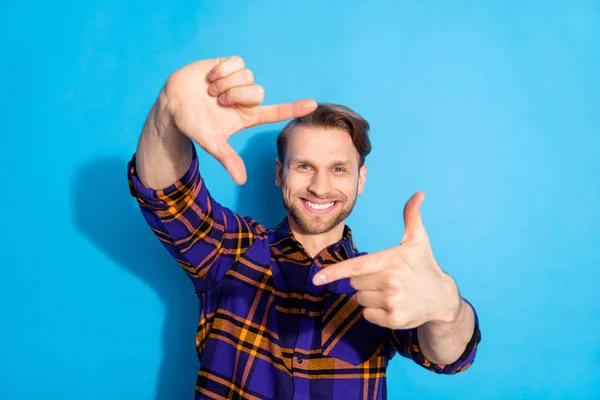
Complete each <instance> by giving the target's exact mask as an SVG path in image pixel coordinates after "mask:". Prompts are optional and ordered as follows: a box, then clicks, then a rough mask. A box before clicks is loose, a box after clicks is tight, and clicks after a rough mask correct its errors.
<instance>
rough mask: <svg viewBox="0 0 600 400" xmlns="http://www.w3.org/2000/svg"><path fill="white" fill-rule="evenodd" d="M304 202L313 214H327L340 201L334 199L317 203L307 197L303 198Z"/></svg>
mask: <svg viewBox="0 0 600 400" xmlns="http://www.w3.org/2000/svg"><path fill="white" fill-rule="evenodd" d="M302 203H304V206H305V207H306V209H307V210H308V211H310V212H312V213H313V214H325V213H328V212H329V211H331V210H333V209H334V208H335V206H336V205H337V204H338V203H339V201H335V200H334V201H329V202H319V203H316V202H312V201H310V200H307V199H302Z"/></svg>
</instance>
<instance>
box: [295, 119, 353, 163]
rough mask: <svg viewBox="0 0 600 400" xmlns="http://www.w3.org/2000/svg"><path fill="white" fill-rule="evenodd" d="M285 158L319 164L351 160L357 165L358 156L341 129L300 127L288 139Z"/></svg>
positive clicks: (349, 139) (348, 135) (347, 136)
mask: <svg viewBox="0 0 600 400" xmlns="http://www.w3.org/2000/svg"><path fill="white" fill-rule="evenodd" d="M286 156H287V158H288V159H289V160H293V159H298V158H301V159H303V160H310V161H312V162H315V163H319V164H327V163H328V162H329V161H332V160H344V159H346V160H351V161H353V162H355V163H358V158H359V154H358V151H356V148H355V147H354V144H353V143H352V138H351V137H350V134H349V133H348V132H346V131H345V130H342V129H336V128H322V127H313V126H306V125H300V126H297V127H295V128H294V129H293V130H292V131H291V132H290V135H289V137H288V143H287V149H286Z"/></svg>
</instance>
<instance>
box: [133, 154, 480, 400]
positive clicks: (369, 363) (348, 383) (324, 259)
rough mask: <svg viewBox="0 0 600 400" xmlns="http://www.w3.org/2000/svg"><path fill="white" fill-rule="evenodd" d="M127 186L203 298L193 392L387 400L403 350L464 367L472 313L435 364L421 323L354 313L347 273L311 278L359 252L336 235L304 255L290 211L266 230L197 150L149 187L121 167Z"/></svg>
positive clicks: (471, 352)
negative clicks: (220, 186)
mask: <svg viewBox="0 0 600 400" xmlns="http://www.w3.org/2000/svg"><path fill="white" fill-rule="evenodd" d="M128 178H129V187H130V191H131V194H132V195H133V196H134V197H135V198H136V199H137V201H138V204H139V206H140V209H141V211H142V214H143V216H144V218H145V219H146V221H147V222H148V225H150V228H151V229H152V231H153V232H154V233H155V235H156V236H157V237H158V239H159V240H160V241H161V242H162V244H163V245H164V246H165V247H166V249H167V250H168V251H169V253H170V254H171V255H172V256H173V257H174V258H175V260H177V262H178V263H179V265H181V267H182V268H183V269H184V270H185V272H186V273H187V274H188V275H189V277H190V278H191V280H192V282H193V284H194V287H195V290H196V294H197V295H198V297H199V300H200V306H201V308H200V310H201V312H200V321H199V323H198V331H197V334H196V348H197V351H198V356H199V360H200V370H199V371H198V378H197V382H196V399H274V400H283V399H292V398H293V399H295V400H300V399H307V400H308V399H333V400H335V399H340V400H342V399H343V400H352V399H357V400H358V399H385V398H386V367H387V365H388V363H389V361H390V360H391V359H392V357H393V356H394V355H395V354H396V353H399V354H401V355H402V356H404V357H406V358H409V359H412V360H413V361H414V362H415V363H417V364H419V365H421V366H423V367H425V368H427V369H429V370H431V371H433V372H436V373H439V374H454V373H457V372H461V371H464V370H465V369H466V368H468V367H469V366H470V365H471V363H472V362H473V360H474V358H475V353H476V348H477V345H478V343H479V341H480V339H481V335H480V331H479V324H478V322H477V317H476V324H475V330H474V332H473V336H472V338H471V341H470V342H469V344H468V346H467V348H466V349H465V351H464V353H463V354H462V356H461V357H460V359H459V360H458V361H456V362H455V363H454V364H452V365H436V364H433V363H431V362H429V361H428V360H427V359H425V357H423V355H422V353H421V352H420V351H419V342H418V337H417V334H416V333H417V331H416V328H415V329H410V330H396V331H392V330H390V329H385V328H382V327H379V326H377V325H374V324H371V323H369V322H368V321H366V320H365V319H364V318H363V317H362V312H361V306H360V305H358V303H357V300H356V295H355V292H356V291H355V290H354V289H353V288H352V287H351V286H350V283H349V280H348V279H344V280H341V281H338V282H334V283H331V284H329V285H324V286H319V287H317V286H314V285H313V284H312V277H313V276H314V275H315V273H316V272H317V271H318V270H320V269H321V268H324V267H327V266H328V265H330V264H333V263H336V262H339V261H341V260H345V259H348V258H352V257H357V256H360V255H363V254H365V253H359V252H358V251H357V250H356V248H355V246H354V243H353V241H352V233H351V231H350V229H349V228H348V227H347V226H346V227H345V230H344V234H343V238H342V239H341V240H340V241H339V242H337V243H335V244H333V245H331V246H329V247H328V248H326V249H324V250H323V251H322V252H321V253H320V254H318V255H317V256H316V257H315V258H311V257H310V256H309V255H308V254H307V253H306V252H305V251H304V249H303V247H302V245H301V244H300V243H299V242H298V241H296V240H295V239H294V235H293V233H292V232H291V230H290V227H289V225H288V222H287V218H284V220H283V221H282V222H281V223H280V224H279V226H277V227H276V228H274V229H265V228H264V227H263V226H262V225H260V224H258V223H257V222H256V221H254V220H252V219H251V218H249V217H241V216H239V215H237V214H235V213H234V212H232V211H231V210H229V209H227V208H225V207H223V206H221V205H219V204H218V203H217V202H216V201H215V200H214V199H213V198H212V197H211V196H210V194H209V192H208V190H207V189H206V186H205V185H204V181H203V179H202V177H201V176H200V173H199V170H198V158H197V154H196V150H195V148H194V157H193V161H192V164H191V166H190V168H189V170H188V171H187V173H186V174H185V175H184V176H183V177H182V178H181V180H179V181H178V182H176V183H175V184H173V185H172V186H170V187H168V188H166V189H163V190H158V191H157V190H152V189H148V188H145V187H144V186H143V185H142V184H141V182H140V181H139V179H138V177H137V175H136V170H135V155H134V156H133V158H132V160H131V161H130V162H129V164H128Z"/></svg>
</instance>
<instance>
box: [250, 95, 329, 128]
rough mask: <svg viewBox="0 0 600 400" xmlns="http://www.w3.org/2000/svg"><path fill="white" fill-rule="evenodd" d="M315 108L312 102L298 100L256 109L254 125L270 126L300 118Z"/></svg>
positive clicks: (315, 104)
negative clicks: (256, 116)
mask: <svg viewBox="0 0 600 400" xmlns="http://www.w3.org/2000/svg"><path fill="white" fill-rule="evenodd" d="M316 108H317V102H316V101H314V100H299V101H295V102H293V103H286V104H274V105H270V106H262V107H259V108H258V118H257V121H256V123H255V124H254V125H260V124H270V123H273V122H279V121H285V120H286V119H292V118H298V117H302V116H304V115H306V114H310V113H311V112H313V111H314V110H315V109H316Z"/></svg>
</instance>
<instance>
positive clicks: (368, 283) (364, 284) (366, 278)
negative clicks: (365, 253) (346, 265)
mask: <svg viewBox="0 0 600 400" xmlns="http://www.w3.org/2000/svg"><path fill="white" fill-rule="evenodd" d="M382 279H383V277H382V274H381V272H375V273H372V274H366V275H359V276H353V277H352V278H350V285H351V286H352V287H353V288H354V289H356V290H379V289H381V287H382V285H381V280H382Z"/></svg>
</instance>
